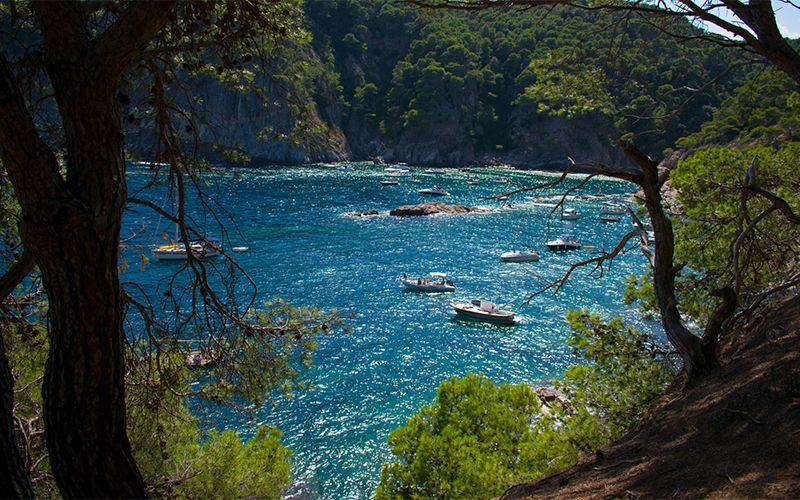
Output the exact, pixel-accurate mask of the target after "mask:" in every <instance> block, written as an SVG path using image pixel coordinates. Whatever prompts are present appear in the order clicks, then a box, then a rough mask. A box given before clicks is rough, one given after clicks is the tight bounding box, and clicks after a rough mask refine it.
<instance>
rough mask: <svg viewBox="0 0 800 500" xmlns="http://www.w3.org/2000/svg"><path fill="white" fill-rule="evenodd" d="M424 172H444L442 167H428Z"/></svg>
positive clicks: (437, 173) (436, 173) (438, 173)
mask: <svg viewBox="0 0 800 500" xmlns="http://www.w3.org/2000/svg"><path fill="white" fill-rule="evenodd" d="M425 173H426V174H433V175H441V174H443V173H445V172H444V169H442V168H429V169H427V170H425Z"/></svg>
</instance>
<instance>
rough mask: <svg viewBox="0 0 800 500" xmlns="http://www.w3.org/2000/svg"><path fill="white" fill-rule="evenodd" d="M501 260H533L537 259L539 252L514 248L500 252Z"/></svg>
mask: <svg viewBox="0 0 800 500" xmlns="http://www.w3.org/2000/svg"><path fill="white" fill-rule="evenodd" d="M500 260H502V261H503V262H535V261H537V260H539V252H537V251H536V250H516V249H512V250H511V251H510V252H505V253H502V254H500Z"/></svg>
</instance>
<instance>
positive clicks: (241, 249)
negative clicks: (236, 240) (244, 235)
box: [231, 247, 250, 252]
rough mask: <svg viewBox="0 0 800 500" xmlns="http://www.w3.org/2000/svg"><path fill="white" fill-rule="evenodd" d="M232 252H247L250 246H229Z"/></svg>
mask: <svg viewBox="0 0 800 500" xmlns="http://www.w3.org/2000/svg"><path fill="white" fill-rule="evenodd" d="M231 250H233V251H234V252H249V251H250V247H233V248H231Z"/></svg>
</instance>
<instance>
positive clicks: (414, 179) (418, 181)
mask: <svg viewBox="0 0 800 500" xmlns="http://www.w3.org/2000/svg"><path fill="white" fill-rule="evenodd" d="M408 182H413V183H414V184H419V183H420V182H422V181H421V180H419V179H417V178H416V177H412V178H410V179H409V180H408Z"/></svg>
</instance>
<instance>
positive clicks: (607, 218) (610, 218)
mask: <svg viewBox="0 0 800 500" xmlns="http://www.w3.org/2000/svg"><path fill="white" fill-rule="evenodd" d="M600 220H601V221H603V222H619V220H620V218H619V215H615V214H600Z"/></svg>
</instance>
